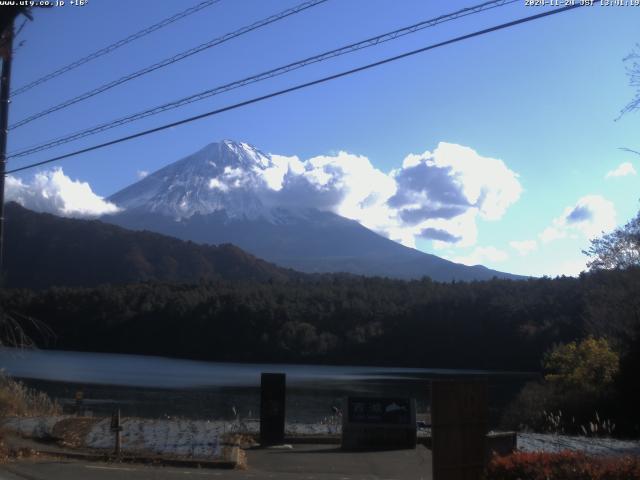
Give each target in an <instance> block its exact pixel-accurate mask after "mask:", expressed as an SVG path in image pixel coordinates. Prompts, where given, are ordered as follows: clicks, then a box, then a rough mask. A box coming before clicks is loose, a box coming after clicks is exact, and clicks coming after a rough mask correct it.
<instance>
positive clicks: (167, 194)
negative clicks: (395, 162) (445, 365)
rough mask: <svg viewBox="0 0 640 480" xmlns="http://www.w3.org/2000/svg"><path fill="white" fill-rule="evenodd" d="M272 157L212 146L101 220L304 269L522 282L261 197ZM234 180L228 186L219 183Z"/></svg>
mask: <svg viewBox="0 0 640 480" xmlns="http://www.w3.org/2000/svg"><path fill="white" fill-rule="evenodd" d="M273 167H274V162H273V159H272V158H270V157H269V156H268V155H265V154H264V153H262V152H261V151H260V150H258V149H256V148H255V147H252V146H250V145H248V144H246V143H238V142H234V141H231V140H225V141H222V142H218V143H212V144H209V145H207V146H206V147H204V148H202V149H201V150H199V151H198V152H196V153H194V154H192V155H189V156H187V157H185V158H183V159H182V160H179V161H177V162H174V163H172V164H170V165H168V166H166V167H164V168H162V169H160V170H158V171H156V172H154V173H152V174H150V175H148V176H147V177H145V178H144V179H142V180H140V181H138V182H136V183H134V184H132V185H130V186H129V187H126V188H125V189H123V190H121V191H119V192H117V193H115V194H114V195H112V196H111V197H109V199H108V200H109V201H111V202H113V203H115V204H116V205H118V206H119V207H120V208H121V209H122V210H121V212H120V213H117V214H115V215H108V216H104V217H102V219H103V220H104V221H106V222H111V223H115V224H116V225H120V226H123V227H125V228H129V229H137V230H150V231H155V232H159V233H162V234H165V235H170V236H173V237H177V238H180V239H183V240H190V241H194V242H197V243H206V244H214V245H217V244H221V243H232V244H234V245H237V246H239V247H240V248H242V249H243V250H246V251H248V252H250V253H252V254H253V255H256V256H257V257H260V258H263V259H265V260H267V261H270V262H274V263H276V264H278V265H281V266H283V267H289V268H293V269H296V270H300V271H303V272H347V273H354V274H359V275H376V276H388V277H393V278H401V279H412V278H421V277H423V276H428V277H431V278H432V279H433V280H437V281H452V280H465V281H468V280H487V279H491V278H493V277H500V278H512V279H521V278H524V277H520V276H517V275H512V274H509V273H504V272H499V271H495V270H490V269H488V268H486V267H483V266H480V265H478V266H473V267H469V266H466V265H461V264H457V263H454V262H451V261H448V260H445V259H442V258H440V257H437V256H435V255H431V254H428V253H424V252H420V251H418V250H415V249H412V248H408V247H405V246H403V245H401V244H399V243H396V242H394V241H392V240H389V239H388V238H386V237H383V236H381V235H379V234H377V233H375V232H372V231H371V230H369V229H367V228H365V227H364V226H362V225H361V224H359V223H358V222H356V221H354V220H349V219H346V218H344V217H341V216H339V215H336V214H335V213H332V212H328V211H321V210H318V209H315V208H305V207H304V206H299V205H296V204H295V200H292V201H289V202H288V203H287V204H278V203H273V202H271V201H269V199H267V200H265V199H264V198H261V197H260V196H259V195H258V194H257V193H256V186H257V185H258V183H257V182H259V181H261V180H260V179H261V175H262V174H263V173H264V172H265V170H267V169H270V168H273ZM221 175H224V176H225V177H226V178H231V179H235V180H234V181H235V182H236V184H235V185H234V188H228V187H227V186H225V185H224V184H221V183H220V182H219V181H218V180H217V179H218V178H221V177H220V176H221Z"/></svg>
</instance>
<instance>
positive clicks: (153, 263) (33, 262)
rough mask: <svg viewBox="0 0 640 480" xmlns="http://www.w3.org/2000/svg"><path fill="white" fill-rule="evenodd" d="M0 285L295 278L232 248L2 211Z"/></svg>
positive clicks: (10, 207)
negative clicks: (1, 271)
mask: <svg viewBox="0 0 640 480" xmlns="http://www.w3.org/2000/svg"><path fill="white" fill-rule="evenodd" d="M5 217H6V229H5V236H6V237H5V247H4V248H5V275H6V277H5V285H7V286H9V287H29V288H43V287H48V286H52V285H58V286H60V285H66V286H85V287H86V286H95V285H100V284H105V283H113V284H125V283H134V282H141V281H147V280H160V281H174V282H187V281H188V282H193V281H198V280H199V279H205V280H207V279H208V280H212V279H219V278H224V279H245V280H270V279H276V280H282V279H285V278H288V277H290V276H295V275H298V274H297V273H296V272H294V271H292V270H286V269H283V268H279V267H277V266H275V265H273V264H270V263H268V262H265V261H263V260H260V259H258V258H256V257H254V256H253V255H250V254H248V253H246V252H244V251H243V250H241V249H239V248H237V247H235V246H233V245H221V246H219V247H214V246H205V245H197V244H195V243H192V242H185V241H182V240H177V239H175V238H171V237H167V236H164V235H160V234H157V233H151V232H132V231H129V230H126V229H124V228H121V227H116V226H114V225H111V224H105V223H102V222H99V221H87V220H76V219H66V218H60V217H56V216H53V215H49V214H45V213H35V212H32V211H30V210H26V209H24V208H22V207H21V206H20V205H18V204H16V203H9V204H7V205H6V210H5Z"/></svg>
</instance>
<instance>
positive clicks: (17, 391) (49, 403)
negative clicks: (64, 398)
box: [0, 371, 62, 419]
mask: <svg viewBox="0 0 640 480" xmlns="http://www.w3.org/2000/svg"><path fill="white" fill-rule="evenodd" d="M61 413H62V408H60V405H59V404H58V403H57V402H55V401H53V400H51V398H50V397H49V396H48V395H47V394H45V393H43V392H39V391H37V390H34V389H32V388H28V387H27V386H25V385H24V384H23V383H22V382H19V381H16V380H14V379H12V378H11V377H9V376H8V375H6V374H5V373H4V372H2V371H0V419H2V418H3V417H7V416H37V415H60V414H61Z"/></svg>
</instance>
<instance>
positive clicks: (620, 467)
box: [486, 451, 640, 480]
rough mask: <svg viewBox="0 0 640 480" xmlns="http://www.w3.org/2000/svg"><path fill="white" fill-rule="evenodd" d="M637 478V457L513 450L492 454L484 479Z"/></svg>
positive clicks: (639, 470)
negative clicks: (512, 452)
mask: <svg viewBox="0 0 640 480" xmlns="http://www.w3.org/2000/svg"><path fill="white" fill-rule="evenodd" d="M556 479H557V480H640V458H637V457H635V458H634V457H606V458H603V457H592V456H588V455H585V454H583V453H578V452H569V451H566V452H561V453H543V452H535V453H530V452H516V453H514V454H511V455H507V456H504V457H499V456H495V457H494V458H493V459H492V460H491V462H490V463H489V465H488V466H487V472H486V480H556Z"/></svg>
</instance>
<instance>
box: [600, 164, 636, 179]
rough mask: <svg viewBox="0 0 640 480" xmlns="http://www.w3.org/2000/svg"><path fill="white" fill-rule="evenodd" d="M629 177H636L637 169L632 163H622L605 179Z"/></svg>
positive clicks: (608, 173)
mask: <svg viewBox="0 0 640 480" xmlns="http://www.w3.org/2000/svg"><path fill="white" fill-rule="evenodd" d="M627 175H636V169H635V168H633V164H632V163H631V162H624V163H621V164H620V165H618V167H617V168H616V169H614V170H611V171H609V172H607V174H606V175H605V177H604V178H613V177H626V176H627Z"/></svg>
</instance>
